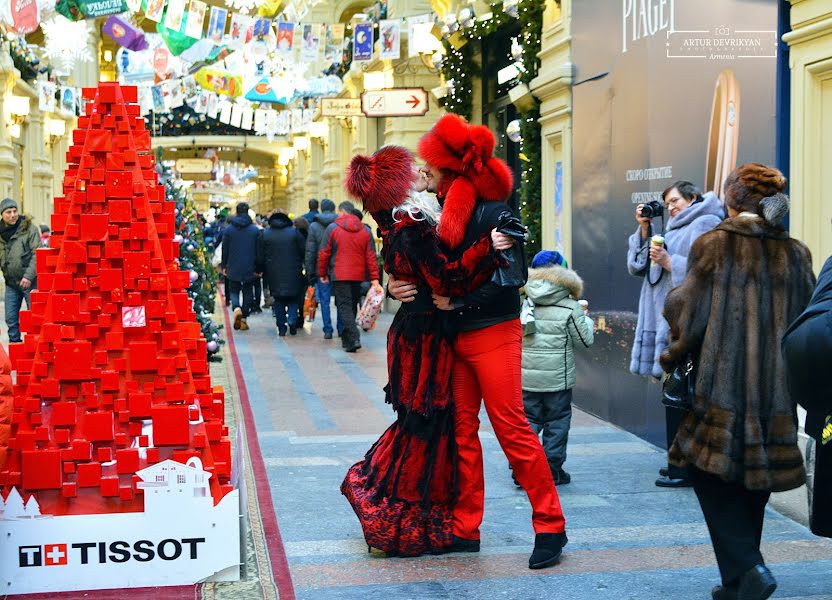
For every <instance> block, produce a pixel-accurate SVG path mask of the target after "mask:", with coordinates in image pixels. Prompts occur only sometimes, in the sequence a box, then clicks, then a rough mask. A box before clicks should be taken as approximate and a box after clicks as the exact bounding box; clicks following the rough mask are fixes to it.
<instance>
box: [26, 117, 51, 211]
mask: <svg viewBox="0 0 832 600" xmlns="http://www.w3.org/2000/svg"><path fill="white" fill-rule="evenodd" d="M32 104H33V106H32V110H31V112H30V113H29V118H28V119H27V120H28V124H29V126H28V127H27V139H26V150H27V151H28V152H29V154H30V157H31V158H30V169H31V179H30V181H31V185H30V186H29V188H28V189H27V196H28V197H27V199H26V200H27V202H26V204H27V210H28V212H29V213H31V214H32V216H33V217H34V218H35V222H36V223H38V224H40V223H47V222H48V219H49V216H50V215H51V213H52V210H51V207H52V202H51V199H52V198H51V196H52V180H53V177H54V175H53V173H52V165H51V164H50V162H49V158H48V157H47V156H46V139H45V138H46V135H47V133H46V131H45V116H44V114H43V113H42V112H41V111H40V109H38V107H37V104H36V103H35V102H33V103H32Z"/></svg>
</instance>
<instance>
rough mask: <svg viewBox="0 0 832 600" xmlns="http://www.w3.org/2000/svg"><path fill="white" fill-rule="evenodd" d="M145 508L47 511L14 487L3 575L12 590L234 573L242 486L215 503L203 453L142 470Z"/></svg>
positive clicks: (2, 505)
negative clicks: (108, 511)
mask: <svg viewBox="0 0 832 600" xmlns="http://www.w3.org/2000/svg"><path fill="white" fill-rule="evenodd" d="M137 476H138V477H140V478H141V479H143V480H144V481H143V482H142V483H139V487H140V488H143V490H144V495H145V500H144V503H145V506H144V512H139V513H121V514H95V515H72V516H60V517H55V516H51V515H41V514H40V511H39V507H38V506H37V503H36V502H33V500H32V499H30V500H29V502H27V503H26V504H25V505H24V503H23V501H22V499H21V497H20V495H19V494H18V493H17V491H16V490H13V491H12V493H11V494H10V495H9V497H8V498H6V500H5V501H2V500H0V535H2V537H3V540H4V541H3V544H2V546H0V582H2V584H3V589H4V591H5V592H6V593H10V594H28V593H33V592H66V591H73V590H93V589H114V588H133V587H151V586H165V585H185V584H192V583H198V582H200V581H205V580H209V579H210V580H211V581H236V580H237V579H239V573H240V539H239V536H240V519H239V514H240V512H239V511H240V496H239V490H234V491H232V492H230V493H228V494H226V495H225V496H224V497H223V498H222V500H221V501H220V502H219V504H217V505H216V506H214V502H213V499H212V497H211V494H210V493H209V492H208V491H207V481H208V478H209V477H210V474H209V473H206V472H205V471H203V470H202V468H201V465H200V464H199V460H198V459H193V464H188V465H184V464H182V463H178V462H175V461H172V460H167V461H163V462H161V463H159V464H156V465H153V466H152V467H149V468H147V469H145V470H144V471H140V472H139V473H137Z"/></svg>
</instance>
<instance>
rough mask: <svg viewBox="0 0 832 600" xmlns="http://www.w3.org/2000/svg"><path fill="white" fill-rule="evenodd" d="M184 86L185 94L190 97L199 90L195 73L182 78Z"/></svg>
mask: <svg viewBox="0 0 832 600" xmlns="http://www.w3.org/2000/svg"><path fill="white" fill-rule="evenodd" d="M182 87H183V88H184V89H185V96H186V97H188V98H192V97H193V96H195V95H196V93H197V92H199V88H198V87H197V85H196V79H194V76H193V75H187V76H186V77H183V78H182Z"/></svg>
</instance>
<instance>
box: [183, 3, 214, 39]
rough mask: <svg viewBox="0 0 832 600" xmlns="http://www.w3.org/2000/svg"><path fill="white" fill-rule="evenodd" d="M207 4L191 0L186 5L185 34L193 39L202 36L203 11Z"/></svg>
mask: <svg viewBox="0 0 832 600" xmlns="http://www.w3.org/2000/svg"><path fill="white" fill-rule="evenodd" d="M207 7H208V5H207V4H205V3H204V2H201V1H200V0H191V4H190V5H189V7H188V20H187V21H186V22H185V35H187V36H188V37H192V38H194V39H197V40H198V39H200V38H202V26H203V25H204V24H205V11H206V9H207Z"/></svg>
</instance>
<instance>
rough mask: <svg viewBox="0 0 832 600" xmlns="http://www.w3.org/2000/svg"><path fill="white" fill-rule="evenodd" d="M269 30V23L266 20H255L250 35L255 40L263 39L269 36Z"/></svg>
mask: <svg viewBox="0 0 832 600" xmlns="http://www.w3.org/2000/svg"><path fill="white" fill-rule="evenodd" d="M270 29H271V21H269V20H268V19H257V20H256V21H255V22H254V31H252V35H253V36H254V37H255V38H256V39H263V38H264V37H266V36H267V35H269V30H270Z"/></svg>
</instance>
